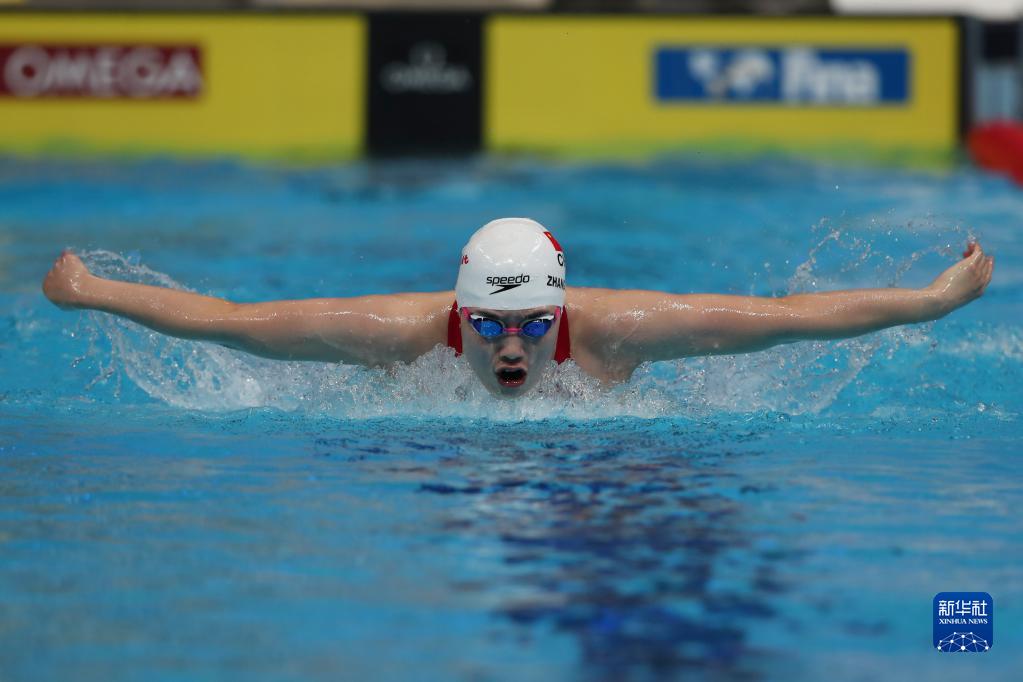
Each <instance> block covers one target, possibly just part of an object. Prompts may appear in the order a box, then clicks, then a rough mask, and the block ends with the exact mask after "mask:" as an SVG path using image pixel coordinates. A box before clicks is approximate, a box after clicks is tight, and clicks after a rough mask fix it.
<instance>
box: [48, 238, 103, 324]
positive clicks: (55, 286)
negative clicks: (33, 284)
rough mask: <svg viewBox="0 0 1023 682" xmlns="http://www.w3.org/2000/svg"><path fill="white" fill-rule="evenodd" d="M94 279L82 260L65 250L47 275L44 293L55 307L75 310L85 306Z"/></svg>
mask: <svg viewBox="0 0 1023 682" xmlns="http://www.w3.org/2000/svg"><path fill="white" fill-rule="evenodd" d="M94 279H96V278H95V277H94V276H93V275H92V274H91V273H90V272H89V269H88V268H87V267H85V263H83V262H82V259H81V258H79V257H78V256H76V255H75V254H73V253H71V252H70V251H66V250H65V251H64V252H63V253H61V254H60V256H58V257H57V260H56V261H55V262H54V263H53V267H52V268H50V271H49V272H48V273H47V274H46V279H44V280H43V293H44V294H46V298H48V299H50V301H52V302H53V303H54V305H57V306H58V307H60V308H63V309H64V310H74V309H76V308H81V307H83V306H84V305H85V292H86V288H87V287H88V285H89V284H90V283H91V281H92V280H94Z"/></svg>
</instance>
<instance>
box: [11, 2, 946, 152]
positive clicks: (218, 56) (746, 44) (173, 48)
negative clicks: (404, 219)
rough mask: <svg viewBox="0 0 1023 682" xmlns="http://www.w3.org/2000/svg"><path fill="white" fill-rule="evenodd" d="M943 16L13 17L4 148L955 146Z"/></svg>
mask: <svg viewBox="0 0 1023 682" xmlns="http://www.w3.org/2000/svg"><path fill="white" fill-rule="evenodd" d="M959 34H960V29H959V24H958V23H957V22H956V21H955V20H953V19H948V18H923V19H904V18H840V17H793V18H776V17H771V18H750V17H691V16H625V15H613V16H612V15H607V16H592V15H575V14H561V15H558V14H554V15H551V14H494V15H481V14H464V13H461V14H460V13H431V14H413V13H371V14H359V13H335V12H317V13H309V12H299V13H205V14H204V13H196V14H185V13H148V12H143V13H134V14H117V13H68V12H53V13H38V12H37V13H31V12H26V11H4V12H2V13H0V150H7V151H18V152H34V151H54V152H75V151H82V152H103V153H107V152H115V153H125V152H127V153H173V154H185V155H240V156H245V157H255V158H266V157H284V158H311V159H333V158H350V157H353V156H357V155H360V154H364V153H372V154H378V155H385V154H405V153H450V152H472V151H476V150H479V149H484V150H488V151H496V152H518V151H526V152H533V153H551V154H569V155H587V154H597V155H633V154H644V153H648V152H650V151H655V150H663V149H666V148H673V147H693V146H696V147H708V146H710V147H719V148H721V147H728V148H739V149H748V148H751V147H754V148H755V147H775V148H783V149H799V150H804V149H825V150H827V149H831V150H841V149H843V148H844V149H852V150H863V149H874V150H877V151H880V152H882V153H883V152H885V151H889V152H892V151H894V152H902V151H905V152H909V153H918V152H919V153H923V154H930V153H938V154H941V153H947V152H948V151H950V150H952V149H954V148H955V147H956V145H957V143H958V137H959V127H960V123H959V114H958V112H959V109H960V99H959V98H960V83H959V72H960V48H959V41H960V35H959Z"/></svg>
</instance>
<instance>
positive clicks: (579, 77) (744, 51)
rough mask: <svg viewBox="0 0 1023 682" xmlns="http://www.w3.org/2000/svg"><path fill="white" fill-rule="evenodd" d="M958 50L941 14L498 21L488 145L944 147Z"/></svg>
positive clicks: (950, 127)
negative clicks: (880, 16) (911, 17)
mask: <svg viewBox="0 0 1023 682" xmlns="http://www.w3.org/2000/svg"><path fill="white" fill-rule="evenodd" d="M958 41H959V34H958V29H957V26H956V24H955V22H954V21H953V20H951V19H941V18H925V19H889V18H855V19H853V18H840V17H822V18H809V17H807V18H772V17H768V18H764V17H761V18H752V17H688V18H685V17H664V16H661V17H623V16H545V17H536V16H521V15H515V16H513V15H497V16H494V17H492V18H491V19H490V21H489V22H488V24H487V26H486V41H485V45H486V57H485V63H486V75H487V79H486V82H487V88H486V101H485V105H484V121H485V126H484V129H485V130H486V144H487V147H488V148H489V149H491V150H497V151H518V150H526V151H540V152H568V153H588V152H594V153H602V152H604V151H609V152H613V153H628V152H629V151H636V152H641V153H645V152H649V151H651V150H656V149H663V148H665V147H684V146H701V145H706V146H722V145H724V146H746V147H749V146H751V145H752V146H758V145H759V146H767V147H781V148H786V149H813V148H823V149H836V148H841V147H847V148H850V149H857V148H862V147H873V148H882V149H883V148H887V149H905V150H910V151H914V150H915V151H924V152H933V151H939V152H940V151H948V150H950V149H952V148H953V147H954V145H955V144H956V141H957V136H958V129H957V128H958V113H957V112H958V98H959V92H958V88H959V77H958V61H959V57H958V49H959V48H958Z"/></svg>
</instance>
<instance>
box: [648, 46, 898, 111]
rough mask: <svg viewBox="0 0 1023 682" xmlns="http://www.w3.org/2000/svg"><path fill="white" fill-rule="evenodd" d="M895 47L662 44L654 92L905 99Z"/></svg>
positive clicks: (669, 96) (703, 96)
mask: <svg viewBox="0 0 1023 682" xmlns="http://www.w3.org/2000/svg"><path fill="white" fill-rule="evenodd" d="M908 65H909V55H908V54H907V52H906V51H905V50H900V49H878V50H865V49H859V50H845V49H829V48H812V47H789V48H767V47H744V48H706V47H704V48H694V49H686V48H662V49H660V50H658V52H657V54H656V89H657V97H658V99H660V100H662V101H671V100H704V101H706V100H712V101H719V102H721V101H724V102H755V103H768V102H778V103H783V104H811V105H828V106H871V105H878V104H895V103H903V102H906V101H907V99H908V90H909V87H908V82H909V66H908Z"/></svg>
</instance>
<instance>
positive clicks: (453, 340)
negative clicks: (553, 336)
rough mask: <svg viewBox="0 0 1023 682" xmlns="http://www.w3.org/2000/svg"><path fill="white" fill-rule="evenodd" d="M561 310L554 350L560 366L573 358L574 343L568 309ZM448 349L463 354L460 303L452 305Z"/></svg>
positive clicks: (449, 314)
mask: <svg viewBox="0 0 1023 682" xmlns="http://www.w3.org/2000/svg"><path fill="white" fill-rule="evenodd" d="M561 310H562V312H561V326H560V327H559V328H558V344H557V346H555V348H554V361H555V362H556V363H558V364H559V365H560V364H561V363H563V362H564V361H565V360H570V359H571V358H572V343H571V340H570V339H569V335H568V308H562V309H561ZM448 348H454V349H455V355H461V354H462V330H461V327H460V326H459V319H458V301H455V302H454V303H452V304H451V310H450V312H448Z"/></svg>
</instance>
